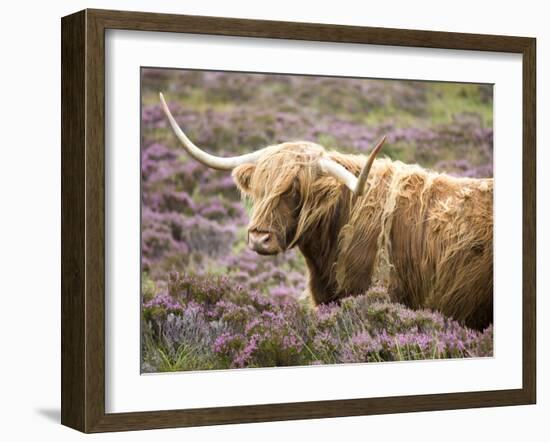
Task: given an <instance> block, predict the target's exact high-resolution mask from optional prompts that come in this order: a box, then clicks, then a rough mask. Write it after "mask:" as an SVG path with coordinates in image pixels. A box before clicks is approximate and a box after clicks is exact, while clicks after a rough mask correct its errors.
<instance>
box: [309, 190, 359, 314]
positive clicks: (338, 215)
mask: <svg viewBox="0 0 550 442" xmlns="http://www.w3.org/2000/svg"><path fill="white" fill-rule="evenodd" d="M349 215H350V196H349V193H348V192H342V196H341V197H340V199H339V200H337V201H335V202H334V205H333V206H332V207H327V211H326V215H325V216H323V217H321V218H320V219H319V220H318V222H316V223H315V224H313V225H311V226H310V228H309V229H308V231H307V234H305V235H304V236H303V238H302V239H301V240H300V241H299V243H298V247H299V249H300V251H301V252H302V254H303V255H304V258H305V260H306V263H307V266H308V270H309V283H308V284H309V287H308V288H309V291H310V294H311V296H312V298H313V301H314V302H315V303H316V304H321V303H327V302H330V301H331V300H333V299H336V298H337V295H338V294H337V284H336V275H335V272H334V264H335V263H336V259H337V257H338V237H339V235H340V231H341V229H342V227H343V226H344V225H345V224H346V220H347V219H349Z"/></svg>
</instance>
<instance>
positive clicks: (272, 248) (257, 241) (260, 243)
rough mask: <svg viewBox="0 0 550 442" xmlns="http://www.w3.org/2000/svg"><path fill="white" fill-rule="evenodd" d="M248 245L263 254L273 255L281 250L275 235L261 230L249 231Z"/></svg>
mask: <svg viewBox="0 0 550 442" xmlns="http://www.w3.org/2000/svg"><path fill="white" fill-rule="evenodd" d="M248 247H250V248H251V249H252V250H254V251H255V252H256V253H259V254H261V255H273V254H275V253H277V252H278V251H279V250H278V247H279V245H278V243H277V239H276V237H275V235H274V234H273V233H271V232H265V231H259V230H250V231H249V232H248Z"/></svg>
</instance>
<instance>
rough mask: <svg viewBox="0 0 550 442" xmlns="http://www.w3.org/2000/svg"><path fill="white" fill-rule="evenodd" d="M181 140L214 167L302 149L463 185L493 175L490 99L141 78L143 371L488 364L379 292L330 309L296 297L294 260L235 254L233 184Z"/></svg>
mask: <svg viewBox="0 0 550 442" xmlns="http://www.w3.org/2000/svg"><path fill="white" fill-rule="evenodd" d="M159 91H162V92H164V93H165V96H166V98H167V100H168V102H169V105H170V108H171V109H172V112H173V113H174V115H175V116H176V119H177V120H178V122H179V124H180V125H181V126H182V127H183V128H184V130H185V131H186V133H187V135H188V136H189V137H190V138H191V139H192V140H193V141H194V142H195V143H196V144H197V145H199V146H202V147H203V148H205V149H206V150H208V151H210V152H212V153H217V154H220V155H225V154H227V155H230V154H236V153H245V152H250V151H252V150H254V149H257V148H260V147H264V146H266V145H270V144H275V143H279V142H283V141H291V140H298V139H301V140H308V141H313V142H317V143H319V144H322V145H324V146H325V147H327V148H329V149H337V150H339V151H342V152H350V153H351V152H353V153H357V152H359V153H367V152H368V151H369V149H370V148H371V147H372V145H373V143H374V142H375V141H376V140H377V139H378V138H380V137H381V136H382V135H386V136H387V142H386V145H385V147H384V150H383V154H384V155H387V156H389V157H390V158H392V159H399V160H402V161H405V162H413V163H419V164H420V165H422V166H424V167H427V168H432V169H435V170H437V171H441V172H448V173H451V174H454V175H459V176H471V177H490V176H492V144H493V138H492V137H493V131H492V109H493V103H492V87H491V86H488V85H473V84H451V83H431V82H412V81H381V80H365V79H342V78H317V77H308V76H275V75H259V74H236V73H218V72H199V71H178V70H155V69H146V70H143V72H142V103H143V106H142V189H143V194H142V330H143V333H142V335H143V336H142V371H144V372H158V371H178V370H202V369H217V368H238V367H258V366H282V365H310V364H323V363H331V364H332V363H345V362H372V361H377V362H380V361H386V360H409V359H427V358H449V357H469V356H490V355H492V328H489V329H488V330H486V331H485V332H483V333H482V332H477V331H472V330H468V329H466V328H463V327H461V326H460V325H459V324H457V323H456V322H454V321H452V320H451V319H449V318H444V317H442V316H441V315H439V314H438V313H436V312H427V311H420V312H413V311H411V310H408V309H406V308H405V307H403V306H401V305H397V304H392V303H391V302H390V301H389V299H388V297H387V294H386V292H385V289H384V288H383V287H375V288H373V289H371V290H370V291H369V292H368V293H365V294H364V295H362V296H360V297H356V298H350V299H347V300H346V301H345V302H343V303H342V304H341V305H338V306H336V305H330V306H326V307H323V308H320V309H313V308H311V307H310V306H309V304H307V303H306V302H303V301H301V300H299V295H300V294H301V292H302V290H303V289H304V283H305V272H306V269H305V265H304V262H303V259H302V258H301V256H300V255H299V253H297V252H296V251H294V250H290V251H288V252H286V253H285V254H284V255H281V256H276V257H260V256H258V255H256V254H255V253H253V252H251V251H250V250H248V249H247V247H246V244H245V240H246V225H247V222H248V209H249V208H248V207H246V205H245V204H244V203H243V202H242V201H241V199H240V196H239V194H238V191H237V189H236V188H235V186H234V184H233V182H232V179H231V177H230V175H229V174H228V173H226V172H218V171H214V170H211V169H207V168H205V167H204V166H202V165H200V164H197V163H196V162H195V161H192V160H190V159H189V158H188V157H187V156H186V155H185V154H184V152H182V150H181V148H179V147H178V144H177V142H176V140H175V137H174V135H173V134H172V132H171V130H170V129H169V128H168V127H167V124H166V121H165V118H164V115H163V113H162V110H161V108H160V106H159V102H158V92H159Z"/></svg>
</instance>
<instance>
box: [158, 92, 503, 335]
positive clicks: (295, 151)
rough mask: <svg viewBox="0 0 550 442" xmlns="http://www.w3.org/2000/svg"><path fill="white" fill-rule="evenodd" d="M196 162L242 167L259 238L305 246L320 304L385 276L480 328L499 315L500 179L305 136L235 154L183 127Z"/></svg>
mask: <svg viewBox="0 0 550 442" xmlns="http://www.w3.org/2000/svg"><path fill="white" fill-rule="evenodd" d="M161 102H162V105H163V109H164V111H165V113H166V115H167V117H168V120H169V122H170V125H171V126H172V129H173V130H174V132H175V133H176V135H177V137H178V139H179V140H180V141H181V143H182V145H183V148H184V149H185V150H186V151H187V152H188V154H189V155H190V156H191V157H193V158H194V159H195V160H197V161H200V162H201V163H203V164H205V165H207V166H209V167H212V168H215V169H219V170H228V171H229V170H231V171H232V175H233V178H234V180H235V183H236V184H237V186H238V188H239V189H240V191H241V192H242V194H243V195H244V196H245V197H246V198H249V199H250V200H251V201H252V203H253V209H252V215H251V219H250V223H249V226H248V244H249V246H250V247H251V248H252V249H253V250H254V251H256V252H257V253H259V254H262V255H273V254H277V253H280V252H284V251H285V250H287V249H290V248H292V247H298V248H299V250H300V251H301V253H302V254H303V256H304V258H305V261H306V263H307V267H308V270H309V272H308V273H309V275H308V279H309V281H308V289H307V295H308V297H310V299H311V300H312V301H313V303H315V304H316V305H318V304H322V303H329V302H332V301H338V300H339V299H341V298H343V297H345V296H353V295H358V294H361V293H364V292H366V291H367V290H368V288H369V287H371V286H372V285H383V286H385V287H387V288H388V291H389V293H390V295H391V297H392V300H394V301H395V302H400V303H403V304H405V305H407V306H409V307H411V308H416V309H418V308H430V309H433V310H438V311H440V312H442V313H443V314H445V315H447V316H449V317H452V318H454V319H456V320H457V321H460V322H462V323H464V324H466V325H468V326H470V327H473V328H477V329H482V328H484V327H486V326H487V325H489V324H490V323H492V320H493V179H492V178H487V179H474V178H457V177H453V176H450V175H446V174H444V173H437V172H434V171H429V170H426V169H424V168H422V167H420V166H418V165H408V164H404V163H402V162H400V161H391V160H389V159H387V158H385V159H376V160H375V156H376V154H377V153H378V151H379V150H380V148H381V147H382V144H383V143H384V139H383V140H382V141H381V142H380V143H378V145H377V146H376V148H375V149H374V150H373V151H372V153H371V154H370V156H369V158H368V159H366V158H365V157H363V156H361V155H344V154H341V153H338V152H329V151H326V150H325V149H324V148H323V147H322V146H320V145H317V144H314V143H310V142H304V141H298V142H288V143H282V144H278V145H275V146H269V147H266V148H263V149H260V150H258V151H255V152H252V153H249V154H245V155H240V156H236V157H231V158H220V157H216V156H213V155H210V154H208V153H206V152H204V151H203V150H201V149H199V148H198V147H197V146H195V145H194V144H193V143H192V142H191V141H190V140H189V139H188V138H187V136H186V135H185V134H184V133H183V132H182V131H181V129H180V128H179V126H178V125H177V123H176V121H175V120H174V118H173V116H172V115H171V113H170V110H169V109H168V106H167V105H166V102H165V101H164V98H163V97H162V94H161Z"/></svg>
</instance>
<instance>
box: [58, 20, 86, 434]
mask: <svg viewBox="0 0 550 442" xmlns="http://www.w3.org/2000/svg"><path fill="white" fill-rule="evenodd" d="M84 25H85V13H84V12H79V13H77V14H73V15H71V16H69V17H65V18H64V19H63V26H62V29H61V31H62V33H61V144H62V149H61V323H62V326H61V423H63V424H65V425H68V426H70V427H74V428H77V429H84V427H85V405H86V403H87V402H86V400H85V399H86V398H85V390H86V387H85V380H84V376H83V375H84V372H85V369H86V363H85V358H86V347H85V342H84V340H85V331H86V330H85V299H84V296H85V293H86V291H85V287H84V274H85V268H84V266H85V261H86V257H85V246H84V232H85V229H84V214H85V203H84V201H85V198H84V175H85V161H84V149H85V133H86V122H85V114H86V109H85V100H84V92H85V90H86V89H85V72H86V69H85V67H86V65H85V52H84V42H85V38H86V36H85V32H84Z"/></svg>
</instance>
